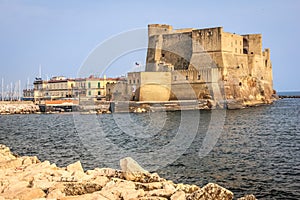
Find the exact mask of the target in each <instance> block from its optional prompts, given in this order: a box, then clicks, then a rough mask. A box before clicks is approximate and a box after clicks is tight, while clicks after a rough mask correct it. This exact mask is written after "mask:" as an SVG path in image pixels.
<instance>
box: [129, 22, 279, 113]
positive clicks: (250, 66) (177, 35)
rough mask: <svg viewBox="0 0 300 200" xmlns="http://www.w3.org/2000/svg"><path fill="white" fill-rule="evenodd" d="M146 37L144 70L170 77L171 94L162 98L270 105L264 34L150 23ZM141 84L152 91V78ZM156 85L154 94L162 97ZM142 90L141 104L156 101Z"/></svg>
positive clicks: (230, 104) (270, 83)
mask: <svg viewBox="0 0 300 200" xmlns="http://www.w3.org/2000/svg"><path fill="white" fill-rule="evenodd" d="M148 34H149V44H148V52H147V65H146V72H152V73H153V72H156V73H157V75H155V74H152V76H154V77H159V76H161V75H158V74H159V73H161V72H163V73H167V72H169V73H170V76H171V87H170V96H169V97H168V98H163V99H164V100H176V99H179V100H181V99H195V98H197V99H205V98H211V99H213V100H215V101H216V102H221V101H223V102H227V106H228V107H243V106H251V105H256V104H264V103H271V102H272V95H273V80H272V64H271V60H270V49H265V50H264V51H263V50H262V35H261V34H247V35H238V34H235V33H227V32H224V31H223V28H222V27H216V28H206V29H180V30H174V29H173V28H172V26H170V25H161V24H151V25H148ZM136 74H138V73H136ZM136 76H138V75H136ZM154 79H155V80H157V78H154ZM139 81H140V82H139V85H140V88H142V87H147V91H149V90H151V88H150V87H149V84H150V82H149V80H148V81H144V80H143V78H142V79H140V80H139ZM164 81H165V80H164ZM154 82H155V81H154ZM155 83H156V85H157V84H159V81H158V82H155ZM129 84H130V83H129ZM131 84H133V83H131ZM151 84H152V85H153V83H151ZM151 84H150V85H151ZM162 85H164V84H162ZM155 87H156V88H152V91H154V90H155V91H156V93H159V91H157V90H158V88H157V86H155ZM141 91H143V89H140V91H139V94H138V99H137V100H149V101H150V100H151V98H152V99H153V96H154V95H152V97H151V95H149V94H148V92H146V93H145V92H141ZM162 92H163V91H161V93H162Z"/></svg>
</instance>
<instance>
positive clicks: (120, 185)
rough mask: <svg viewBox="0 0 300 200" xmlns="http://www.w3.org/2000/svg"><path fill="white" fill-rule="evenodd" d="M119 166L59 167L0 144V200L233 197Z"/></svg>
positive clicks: (249, 199) (124, 163)
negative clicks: (16, 153) (19, 153)
mask: <svg viewBox="0 0 300 200" xmlns="http://www.w3.org/2000/svg"><path fill="white" fill-rule="evenodd" d="M120 167H121V170H116V169H110V168H101V169H100V168H95V169H94V170H87V171H84V170H83V168H82V166H81V163H80V161H77V162H75V163H73V164H70V165H68V166H67V167H62V168H60V167H57V166H56V165H55V164H54V163H52V164H51V163H50V162H49V161H43V162H41V161H40V160H39V159H38V158H37V157H36V156H33V157H29V156H22V157H19V156H17V155H14V154H12V152H11V151H10V149H9V148H8V147H6V146H5V145H0V200H2V199H20V200H21V199H24V200H27V199H40V200H41V199H61V200H75V199H99V200H114V199H116V200H204V199H209V200H231V199H233V196H234V195H233V193H232V192H231V191H229V190H227V189H225V188H223V187H221V186H219V185H217V184H214V183H209V184H207V185H205V186H204V187H199V186H196V185H187V184H181V183H180V184H176V183H173V182H172V181H169V180H166V179H163V178H161V177H159V175H158V174H156V173H149V172H147V171H145V170H144V169H143V168H142V167H140V166H139V165H138V163H136V162H135V161H134V160H133V159H132V158H129V157H128V158H124V159H122V160H121V161H120ZM255 199H256V198H255V197H254V196H253V195H247V196H245V197H242V198H239V200H255Z"/></svg>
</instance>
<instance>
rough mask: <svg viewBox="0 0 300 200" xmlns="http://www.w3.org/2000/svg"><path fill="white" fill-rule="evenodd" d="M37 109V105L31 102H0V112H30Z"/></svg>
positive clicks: (37, 110) (38, 109)
mask: <svg viewBox="0 0 300 200" xmlns="http://www.w3.org/2000/svg"><path fill="white" fill-rule="evenodd" d="M39 111H40V108H39V106H38V105H35V104H34V103H33V102H22V101H21V102H19V101H16V102H13V101H12V102H9V101H7V102H6V101H4V102H0V114H31V113H37V112H39Z"/></svg>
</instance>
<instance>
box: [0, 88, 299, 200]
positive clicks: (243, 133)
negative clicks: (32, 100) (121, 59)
mask: <svg viewBox="0 0 300 200" xmlns="http://www.w3.org/2000/svg"><path fill="white" fill-rule="evenodd" d="M297 94H298V95H300V92H299V93H296V94H293V95H297ZM0 143H1V144H5V145H7V146H9V147H10V148H11V150H12V151H13V152H14V153H16V154H18V155H30V156H34V155H36V156H38V158H39V159H40V160H41V161H43V160H49V161H50V162H51V163H56V164H57V165H58V166H66V165H68V164H71V163H73V162H75V161H77V160H80V161H81V163H82V165H83V167H84V169H85V170H88V169H93V168H96V167H99V168H101V167H112V168H117V169H119V168H120V167H119V160H120V159H122V158H124V157H128V156H130V157H132V158H133V159H134V160H136V161H137V162H138V163H139V164H140V165H141V166H142V167H144V168H145V169H146V170H148V171H150V172H157V173H158V174H159V175H160V176H161V177H163V178H166V179H169V180H172V181H174V182H175V183H186V184H195V185H198V186H200V187H202V186H204V185H206V184H207V183H210V182H213V183H217V184H219V185H221V186H223V187H225V188H227V189H229V190H231V191H232V192H233V193H234V195H235V198H239V197H242V196H244V195H246V194H254V195H255V196H256V197H257V198H258V199H300V99H299V98H298V99H296V98H295V99H280V100H277V101H275V102H274V103H273V104H271V105H266V106H258V107H251V108H247V109H242V110H215V111H173V112H164V111H162V112H153V113H139V114H137V113H115V114H102V115H96V114H80V113H65V114H30V115H0Z"/></svg>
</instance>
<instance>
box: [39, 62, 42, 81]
mask: <svg viewBox="0 0 300 200" xmlns="http://www.w3.org/2000/svg"><path fill="white" fill-rule="evenodd" d="M39 78H42V65H41V64H40V67H39Z"/></svg>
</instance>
